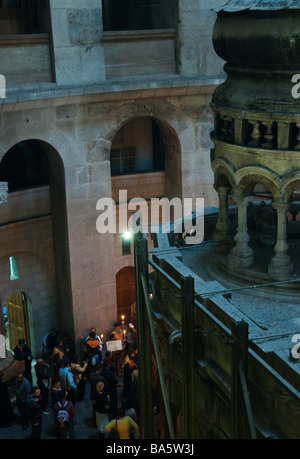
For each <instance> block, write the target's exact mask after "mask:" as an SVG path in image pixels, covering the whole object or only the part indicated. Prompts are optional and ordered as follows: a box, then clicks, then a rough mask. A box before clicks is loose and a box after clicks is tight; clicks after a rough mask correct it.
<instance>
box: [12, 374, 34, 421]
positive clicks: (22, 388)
mask: <svg viewBox="0 0 300 459" xmlns="http://www.w3.org/2000/svg"><path fill="white" fill-rule="evenodd" d="M30 396H31V384H30V382H29V381H28V379H26V378H25V377H24V374H23V373H19V374H18V375H17V391H16V398H17V408H18V410H19V413H20V416H21V423H22V429H23V430H25V429H27V427H28V426H29V413H28V401H29V398H30Z"/></svg>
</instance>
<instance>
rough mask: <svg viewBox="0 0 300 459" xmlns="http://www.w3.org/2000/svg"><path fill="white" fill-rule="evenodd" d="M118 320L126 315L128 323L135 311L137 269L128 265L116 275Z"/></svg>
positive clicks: (125, 318)
mask: <svg viewBox="0 0 300 459" xmlns="http://www.w3.org/2000/svg"><path fill="white" fill-rule="evenodd" d="M116 288H117V314H118V320H121V317H122V316H124V320H125V322H126V323H127V324H128V323H129V322H130V320H131V318H132V317H133V314H134V313H135V270H134V267H132V266H126V267H125V268H123V269H121V270H120V271H119V272H118V273H117V275H116Z"/></svg>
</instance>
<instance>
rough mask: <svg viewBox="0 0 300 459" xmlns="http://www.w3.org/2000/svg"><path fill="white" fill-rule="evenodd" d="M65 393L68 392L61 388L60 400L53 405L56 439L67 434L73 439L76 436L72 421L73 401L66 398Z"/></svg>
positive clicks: (73, 414) (62, 438) (63, 437)
mask: <svg viewBox="0 0 300 459" xmlns="http://www.w3.org/2000/svg"><path fill="white" fill-rule="evenodd" d="M67 395H68V392H67V391H65V390H62V391H61V396H60V400H59V401H58V402H57V403H55V405H54V407H53V414H54V423H55V427H56V429H57V438H58V439H61V440H64V439H66V438H67V436H68V435H69V437H70V438H71V439H72V440H74V439H75V438H76V437H75V432H74V422H73V419H74V417H75V410H74V405H73V403H72V402H70V401H69V400H67Z"/></svg>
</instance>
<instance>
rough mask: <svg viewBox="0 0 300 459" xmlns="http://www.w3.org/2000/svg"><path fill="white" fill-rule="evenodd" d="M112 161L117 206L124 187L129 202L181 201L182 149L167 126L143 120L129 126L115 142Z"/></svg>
mask: <svg viewBox="0 0 300 459" xmlns="http://www.w3.org/2000/svg"><path fill="white" fill-rule="evenodd" d="M110 161H111V175H112V192H113V198H114V200H115V202H118V192H119V190H120V189H124V187H125V189H127V191H128V199H131V198H135V197H142V198H145V199H151V198H157V197H163V196H166V197H168V198H169V199H172V198H173V197H179V198H181V196H182V176H181V175H182V174H181V148H180V143H179V139H178V137H177V134H176V133H175V131H174V130H173V129H172V128H171V127H170V126H169V125H168V124H167V123H166V122H164V121H161V120H159V119H157V118H154V117H151V116H142V117H138V118H134V119H132V120H131V121H128V122H127V123H125V124H124V125H123V126H122V127H121V128H120V129H119V130H118V132H117V133H116V135H115V136H114V138H113V140H112V146H111V155H110ZM125 176H126V177H125ZM129 176H130V177H129Z"/></svg>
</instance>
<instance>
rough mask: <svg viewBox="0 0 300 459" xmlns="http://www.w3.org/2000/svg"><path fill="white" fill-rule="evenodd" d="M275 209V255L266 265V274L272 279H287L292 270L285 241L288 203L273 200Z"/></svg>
mask: <svg viewBox="0 0 300 459" xmlns="http://www.w3.org/2000/svg"><path fill="white" fill-rule="evenodd" d="M272 205H273V207H274V208H275V209H276V210H277V242H276V245H275V248H274V251H275V256H274V257H273V258H272V259H271V262H270V264H269V266H268V274H269V276H270V277H271V278H272V279H274V280H278V281H279V280H285V279H289V278H290V277H291V275H292V272H293V262H292V260H291V257H290V256H289V255H288V254H287V250H288V244H287V242H286V225H287V216H286V212H287V210H288V208H289V204H288V203H286V202H273V204H272Z"/></svg>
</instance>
